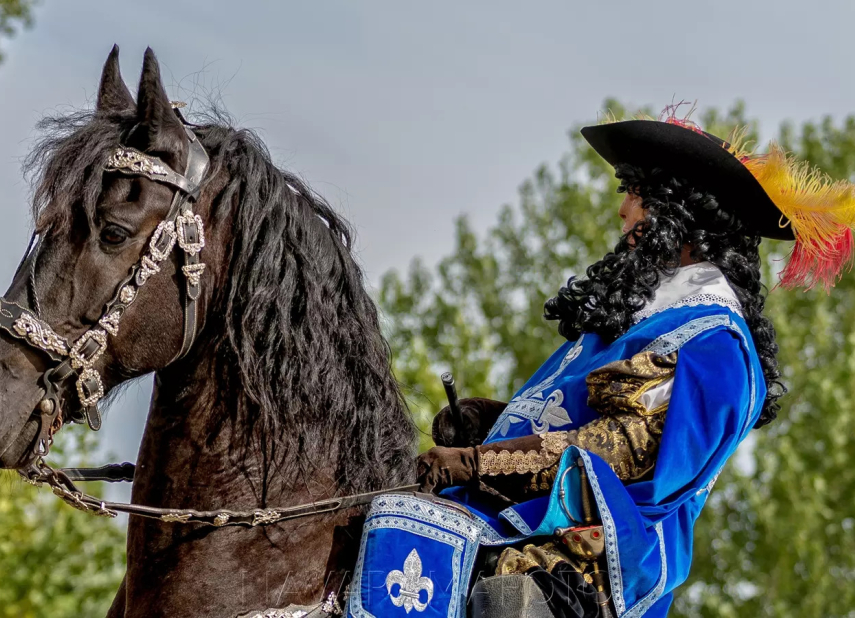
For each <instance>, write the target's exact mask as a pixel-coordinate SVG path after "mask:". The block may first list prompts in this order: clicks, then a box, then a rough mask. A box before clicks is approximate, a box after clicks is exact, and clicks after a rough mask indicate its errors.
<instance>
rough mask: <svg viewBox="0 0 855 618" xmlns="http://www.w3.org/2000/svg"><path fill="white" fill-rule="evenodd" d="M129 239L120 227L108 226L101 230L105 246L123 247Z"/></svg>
mask: <svg viewBox="0 0 855 618" xmlns="http://www.w3.org/2000/svg"><path fill="white" fill-rule="evenodd" d="M127 239H128V233H127V232H126V231H125V230H124V229H122V228H120V227H119V226H118V225H108V226H106V227H105V228H104V229H103V230H101V242H103V243H104V244H105V245H121V244H122V243H123V242H125V241H126V240H127Z"/></svg>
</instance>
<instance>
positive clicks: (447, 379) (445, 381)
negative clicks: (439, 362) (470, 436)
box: [439, 371, 464, 431]
mask: <svg viewBox="0 0 855 618" xmlns="http://www.w3.org/2000/svg"><path fill="white" fill-rule="evenodd" d="M439 379H440V380H442V386H443V387H444V388H445V396H446V397H447V398H448V409H449V410H451V418H452V419H453V420H454V424H455V426H457V428H458V429H459V430H460V431H463V429H464V427H463V410H461V409H460V399H459V398H458V397H457V388H456V387H455V386H454V376H453V375H451V372H450V371H446V372H445V373H443V374H442V375H441V376H440V377H439Z"/></svg>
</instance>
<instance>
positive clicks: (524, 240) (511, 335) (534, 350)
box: [380, 101, 855, 617]
mask: <svg viewBox="0 0 855 618" xmlns="http://www.w3.org/2000/svg"><path fill="white" fill-rule="evenodd" d="M605 107H606V108H607V109H610V110H611V111H612V112H614V114H615V115H616V116H617V117H625V116H627V115H628V114H627V110H626V109H625V108H624V107H623V106H621V105H620V104H619V103H617V102H616V101H607V102H606V104H605ZM700 122H701V124H702V125H703V126H705V127H706V128H707V129H708V130H711V131H712V132H714V133H717V134H723V135H727V134H728V133H729V132H730V130H731V129H732V128H733V127H734V126H735V125H737V124H738V125H742V126H746V125H747V126H748V127H749V128H750V129H751V131H750V135H751V136H752V137H753V138H754V139H756V136H757V123H756V122H754V121H750V120H748V119H747V118H746V117H745V110H744V106H743V105H742V104H741V103H737V104H736V105H735V106H734V107H733V108H732V109H731V110H729V111H728V112H727V113H720V112H718V111H716V110H708V111H706V112H705V113H704V114H702V116H701V118H700ZM780 141H781V142H782V143H783V144H784V145H785V147H787V148H788V149H790V150H792V151H794V152H796V153H797V154H799V155H801V156H805V157H806V158H808V159H809V160H811V161H812V162H814V163H815V164H818V165H820V166H821V167H822V169H824V170H825V171H827V172H828V173H830V174H831V175H832V176H834V177H836V178H850V179H851V178H852V177H853V174H855V117H850V118H847V119H846V120H845V121H844V123H843V124H842V125H841V126H838V125H836V124H835V123H834V122H833V121H832V120H831V119H830V118H826V119H824V120H823V121H822V122H821V123H818V124H815V123H807V124H804V125H802V126H801V127H798V128H796V127H794V126H792V125H784V126H783V127H781V130H780ZM616 186H617V185H616V181H615V179H614V177H613V170H612V169H611V168H610V167H609V166H608V165H607V164H606V163H605V162H604V161H602V159H600V158H599V157H598V156H597V155H596V154H595V153H594V152H593V150H591V149H590V147H588V146H587V144H586V143H585V142H584V140H582V139H581V137H580V136H579V133H578V131H577V130H576V129H574V130H573V131H571V132H570V150H569V152H568V154H567V155H566V156H565V157H564V158H563V159H562V160H561V161H560V162H559V164H558V166H557V169H553V168H551V167H548V166H542V167H541V168H540V169H538V170H537V171H536V172H535V174H534V175H533V177H532V178H530V179H528V180H526V181H525V182H524V183H523V184H522V186H521V188H520V191H519V203H518V204H517V205H516V206H510V205H508V206H505V207H504V208H502V210H501V212H500V214H499V218H498V222H497V223H496V224H495V225H494V226H493V227H491V228H490V229H489V230H487V232H486V233H485V234H484V235H483V236H479V235H477V234H476V233H475V231H474V230H472V228H471V226H470V225H469V222H468V220H467V219H466V217H461V218H460V219H458V221H457V235H456V246H455V249H454V251H453V253H452V254H451V255H449V256H448V257H446V258H445V259H443V260H442V261H441V262H440V263H439V265H438V266H437V267H436V268H434V269H432V268H428V267H427V266H425V265H424V264H423V263H422V262H421V261H419V260H418V259H416V260H414V261H413V262H412V264H411V265H410V268H409V272H408V273H407V274H406V275H401V274H400V273H398V272H396V271H391V272H389V273H387V274H386V275H385V276H384V277H383V280H382V285H381V291H380V302H381V305H382V307H383V310H384V312H385V314H386V316H387V320H388V322H387V327H388V335H389V338H390V342H391V345H392V347H393V352H394V362H395V369H396V372H397V375H398V377H399V379H400V380H401V381H402V382H403V384H404V385H405V388H406V392H407V395H408V397H409V400H410V404H411V406H412V409H413V410H414V412H415V414H416V416H417V418H418V420H419V422H420V425H421V426H422V427H423V428H424V429H425V430H426V435H425V436H424V438H423V440H422V442H423V444H422V446H423V447H426V446H429V445H430V438H429V436H428V435H427V432H428V430H429V422H430V419H431V417H432V416H433V415H434V414H435V413H436V411H437V410H438V409H439V408H440V407H442V405H444V402H443V391H442V388H441V385H440V384H439V381H438V379H437V377H436V376H437V374H438V372H440V371H442V370H446V369H448V368H453V370H454V373H455V376H456V378H457V380H458V382H459V384H460V385H461V390H462V393H463V394H464V395H466V396H475V395H477V396H484V397H495V398H500V399H504V400H507V398H508V397H510V396H511V395H512V394H513V392H514V391H516V390H517V389H518V388H519V387H520V386H521V384H522V383H523V382H524V381H525V380H526V379H527V378H528V377H529V376H530V375H531V374H532V373H533V372H534V371H535V370H536V369H537V367H538V366H539V365H540V363H541V362H543V360H545V359H546V358H547V357H548V355H549V354H550V353H551V352H552V351H554V349H555V348H556V347H557V346H558V345H559V344H560V343H561V338H560V336H559V335H557V333H556V329H555V325H554V324H550V323H548V322H546V321H544V320H543V318H542V308H543V302H544V301H545V300H546V299H547V298H549V297H550V296H551V295H553V294H554V293H555V291H556V290H557V288H558V286H559V285H560V284H561V283H563V282H564V281H566V279H567V278H568V277H569V276H570V275H573V274H580V273H582V272H584V268H585V267H586V266H587V265H588V264H590V263H592V262H593V261H595V260H597V259H599V258H600V257H602V255H603V254H604V253H605V252H606V251H608V250H609V249H610V248H611V247H613V246H614V244H615V242H616V241H617V238H618V229H619V226H618V224H617V219H616V209H617V205H618V198H617V196H616V194H615V189H616ZM763 247H764V260H765V280H766V281H767V282H773V281H775V273H776V272H777V270H778V269H779V268H780V260H781V258H782V257H783V256H784V255H785V252H786V251H788V246H787V245H786V243H774V242H764V244H763ZM767 313H768V315H769V316H770V317H771V318H772V319H773V320H774V322H775V324H776V327H777V329H778V341H779V344H780V347H781V352H780V361H781V363H782V365H783V367H784V368H785V377H786V380H787V384H788V386H789V388H790V395H789V396H787V397H786V398H785V399H784V400H782V402H783V409H782V412H781V415H780V419H779V420H778V421H777V422H776V423H775V424H774V425H772V426H771V427H767V428H765V429H762V430H759V431H756V432H752V439H751V441H750V443H749V444H747V445H746V446H745V447H743V448H742V449H741V451H740V453H739V456H738V457H737V458H736V459H738V460H740V461H748V462H750V465H747V466H742V467H739V466H737V465H734V464H733V463H731V464H730V465H728V466H727V468H726V470H725V473H724V474H722V476H721V478H720V480H719V481H718V484H717V486H716V490H715V491H714V492H713V494H712V497H711V499H710V501H709V503H708V505H707V507H706V509H705V512H704V514H703V515H702V517H701V519H700V520H699V522H698V526H697V528H696V552H695V560H694V566H693V570H692V574H691V578H690V580H689V582H687V583H686V585H684V586H683V587H682V589H681V590H680V591H679V593H678V598H677V601H676V604H675V609H674V611H673V613H674V615H685V616H697V615H702V616H752V617H753V616H796V615H797V616H853V615H855V507H853V505H852V497H853V496H855V471H853V467H852V460H851V453H852V452H853V450H855V449H853V447H854V446H855V437H853V436H855V415H853V413H852V410H853V409H855V405H853V404H855V333H853V332H852V329H851V328H850V326H849V325H850V324H853V323H855V278H853V277H852V276H849V277H847V278H845V279H844V281H842V282H841V284H840V285H838V287H837V288H836V289H835V290H834V292H833V293H832V295H831V296H827V295H826V294H825V293H824V292H822V291H818V290H814V291H810V292H807V293H803V292H795V291H794V292H790V291H785V290H782V289H776V290H774V291H773V292H772V294H771V295H770V297H769V301H768V308H767Z"/></svg>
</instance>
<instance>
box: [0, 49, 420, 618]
mask: <svg viewBox="0 0 855 618" xmlns="http://www.w3.org/2000/svg"><path fill="white" fill-rule="evenodd" d="M207 120H209V122H206V123H202V124H192V125H191V124H189V123H188V122H187V121H186V120H185V118H184V117H183V116H182V113H181V112H180V111H178V110H177V109H176V105H175V104H173V103H171V102H170V100H169V98H168V97H167V94H166V91H165V89H164V86H163V84H162V80H161V76H160V69H159V67H158V62H157V59H156V58H155V55H154V54H153V53H152V51H151V50H150V49H149V50H147V51H146V53H145V58H144V62H143V67H142V74H141V78H140V82H139V89H138V92H137V96H136V98H134V97H133V96H132V95H131V93H130V92H129V90H128V88H127V87H126V86H125V84H124V82H123V80H122V78H121V75H120V72H119V62H118V48H115V47H114V49H113V51H112V52H111V53H110V55H109V57H108V59H107V62H106V64H105V66H104V69H103V72H102V76H101V82H100V86H99V88H98V98H97V102H96V105H95V109H94V110H92V111H89V112H85V113H76V114H71V115H67V116H58V117H53V118H47V119H46V120H44V121H42V123H41V129H42V131H43V132H44V137H43V139H42V140H41V141H40V142H39V143H38V144H37V146H36V147H35V149H34V151H33V153H32V155H31V156H30V157H29V159H28V161H27V164H26V168H27V170H28V171H29V172H30V173H31V175H32V177H33V178H34V181H35V183H34V184H35V190H34V202H33V209H34V218H35V222H36V224H35V234H34V237H33V238H34V241H33V242H32V243H31V247H30V249H29V250H28V252H27V254H26V255H25V256H24V258H23V260H22V262H21V264H20V266H19V268H18V270H17V272H16V274H15V277H14V279H13V281H12V284H11V286H10V287H9V289H8V291H7V293H6V295H5V296H4V297H3V298H2V299H0V466H2V467H6V468H19V469H21V468H25V467H27V466H30V465H32V463H33V462H34V461H36V460H38V458H40V457H41V456H43V455H44V454H45V452H46V450H47V448H49V446H50V442H51V440H52V439H53V437H54V435H55V434H56V433H57V432H58V431H59V430H60V429H61V427H62V425H63V423H64V422H65V423H68V422H69V421H78V422H82V421H87V422H88V423H89V425H90V426H92V427H93V428H97V426H98V425H100V415H99V413H98V411H97V404H98V402H99V401H100V400H102V399H103V398H104V397H106V396H109V394H110V393H111V391H114V390H115V389H116V387H118V386H119V385H121V384H122V383H124V382H126V381H128V380H130V379H133V378H135V377H138V376H141V375H144V374H147V373H151V372H154V373H155V376H156V379H155V393H154V396H153V399H152V407H151V410H150V412H149V419H148V423H147V426H146V432H145V435H144V438H143V444H142V446H141V450H140V454H139V458H138V461H137V475H136V477H135V479H134V494H133V499H134V502H136V503H139V504H143V505H149V506H164V505H166V506H174V507H176V508H178V507H181V506H186V507H193V508H213V507H215V506H217V507H221V506H223V505H224V504H223V503H224V502H225V501H231V503H232V504H235V506H242V507H248V508H254V507H262V506H266V504H267V502H268V501H269V500H279V501H284V502H286V503H287V502H289V501H291V502H292V503H293V501H294V500H298V501H299V500H302V501H306V500H310V499H317V498H318V497H320V496H323V495H326V496H330V495H341V494H343V493H351V492H357V491H370V490H375V489H380V488H382V487H389V486H395V485H398V484H401V483H402V482H404V481H406V480H408V479H410V478H411V476H412V465H411V461H412V460H411V456H412V454H413V452H412V449H413V447H414V428H413V424H412V421H411V419H410V417H409V415H408V414H407V412H406V409H405V406H404V404H403V400H402V397H401V395H400V392H399V390H398V387H397V384H396V382H395V380H394V378H393V376H392V372H391V366H390V359H389V350H388V346H387V345H386V343H385V341H384V340H383V338H382V336H381V332H380V326H379V320H378V316H377V310H376V307H375V305H374V303H373V301H372V299H371V298H370V296H369V295H368V293H367V291H366V289H365V285H364V280H363V275H362V272H361V270H360V268H359V266H358V265H357V263H356V261H355V260H354V258H353V256H352V253H351V236H350V232H349V227H348V225H347V223H346V222H345V221H344V220H343V219H342V218H341V217H340V216H339V215H338V214H337V213H336V212H335V211H334V210H333V209H332V208H331V207H330V206H329V205H328V204H327V203H326V202H325V201H324V200H323V198H321V197H320V196H319V195H317V194H316V193H314V192H313V191H312V190H311V189H309V187H308V186H306V185H305V183H303V182H302V181H301V180H300V179H299V178H298V177H297V176H295V175H293V174H290V173H288V172H286V171H283V170H281V169H279V168H277V167H276V166H275V165H274V164H273V163H272V162H271V160H270V156H269V154H268V152H267V150H266V148H265V147H264V145H263V144H262V142H261V141H260V140H259V139H258V137H257V136H255V135H254V134H253V133H252V132H250V131H246V130H242V129H237V128H234V127H233V126H231V125H229V124H228V123H226V122H224V121H223V120H222V119H221V117H219V116H214V117H209V118H207ZM152 526H153V527H152ZM164 526H167V524H163V523H159V522H154V523H151V522H149V523H144V522H140V521H139V520H135V519H133V518H132V519H131V522H130V524H129V541H128V563H129V570H128V576H127V581H126V587H127V591H126V593H124V597H126V598H127V599H129V600H130V599H131V598H135V599H136V600H137V601H140V602H144V603H145V604H146V607H148V608H149V609H150V608H151V607H153V606H154V604H160V605H159V607H160V606H163V611H162V615H178V613H176V612H180V609H181V608H182V607H189V606H190V605H193V607H196V608H198V607H205V608H208V609H210V610H211V611H214V610H215V609H216V608H220V609H222V608H225V607H230V608H231V607H238V606H239V605H240V604H239V603H238V601H237V600H236V595H235V593H234V591H233V590H231V589H230V588H229V587H227V586H226V587H222V588H218V589H217V590H216V592H215V593H214V592H211V591H210V590H209V591H207V592H206V591H205V590H203V589H202V588H200V587H199V586H197V585H196V583H195V582H198V581H199V578H201V577H203V575H204V573H206V572H208V571H207V570H206V569H210V568H211V567H210V565H211V563H216V564H223V559H224V556H226V555H228V556H231V555H238V554H241V553H242V552H243V553H246V552H250V553H254V552H263V551H271V550H273V551H274V552H275V555H276V556H279V557H280V560H279V561H278V562H277V563H276V569H277V573H280V575H281V574H282V573H284V572H285V570H288V569H293V568H296V567H300V568H304V569H305V568H309V567H314V566H317V567H318V568H321V567H322V566H323V563H324V560H325V559H326V555H327V554H328V553H329V544H330V543H331V534H332V528H331V524H329V522H327V523H323V522H319V523H317V524H316V526H317V527H316V528H312V526H309V527H308V528H306V527H305V526H304V527H303V528H300V529H296V528H289V527H288V525H287V524H282V525H279V524H277V525H276V526H273V527H272V528H270V529H267V530H266V531H265V532H264V535H259V534H254V533H250V532H247V533H244V534H243V536H241V537H239V540H238V539H236V538H235V537H231V536H216V535H213V536H205V537H198V538H197V537H195V536H193V535H192V534H191V535H189V537H188V538H185V537H184V536H182V535H173V534H172V532H171V531H170V530H169V529H168V528H165V527H164ZM312 530H314V532H312V534H309V532H311V531H312ZM307 531H308V532H307ZM224 532H225V531H224ZM307 535H308V536H307ZM297 540H299V542H300V543H301V545H300V546H299V548H297V547H295V545H294V543H296V542H297ZM184 543H191V544H192V547H193V550H192V551H191V550H189V549H186V548H184V545H183V544H184ZM221 544H224V545H221ZM173 545H174V546H178V545H181V546H182V548H183V549H182V550H181V551H176V552H175V553H169V552H168V551H167V550H169V548H171V547H173ZM224 546H225V547H227V548H228V551H226V553H224V549H223V547H224ZM298 549H299V551H297V550H298ZM152 552H156V553H158V555H160V556H164V555H165V556H168V558H163V559H162V560H160V561H159V562H158V564H157V565H156V567H153V566H150V565H149V563H148V562H147V561H146V560H145V557H146V556H150V555H152ZM163 552H167V553H166V554H164V553H163ZM283 552H284V553H285V555H291V554H289V553H288V552H292V553H293V556H292V560H291V561H290V562H289V560H282V559H281V556H282V555H283ZM262 566H263V563H260V562H259V563H258V564H252V565H250V568H259V569H260V568H262ZM265 568H269V567H265ZM321 570H322V569H321ZM289 572H291V571H289ZM165 573H170V574H171V575H170V577H169V578H165V577H164V574H165ZM269 574H270V573H269V572H268V573H267V575H265V577H267V576H268V575H269ZM259 577H261V576H260V575H259ZM306 578H307V583H305V584H304V585H302V587H301V588H300V590H301V592H300V593H299V594H298V595H297V597H299V598H302V596H306V595H308V594H313V593H314V592H317V591H318V590H320V589H321V588H322V586H323V573H313V574H311V575H306ZM167 582H168V583H167ZM166 585H169V586H171V587H172V588H170V590H168V591H164V590H163V589H162V587H163V586H166ZM297 597H295V598H297ZM166 603H171V605H169V606H168V607H166V606H165V605H164V604H166ZM206 611H207V610H206ZM217 611H219V610H217Z"/></svg>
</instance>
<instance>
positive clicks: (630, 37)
mask: <svg viewBox="0 0 855 618" xmlns="http://www.w3.org/2000/svg"><path fill="white" fill-rule="evenodd" d="M853 21H855V4H853V3H848V2H840V1H839V0H837V1H828V0H815V1H814V2H811V3H810V4H806V3H804V2H795V1H792V0H743V1H741V2H736V1H733V0H720V1H718V2H715V3H700V2H694V3H689V2H682V3H677V2H663V1H661V0H647V1H645V2H638V1H628V0H611V1H609V2H576V1H572V2H571V1H566V0H565V1H563V2H562V1H558V0H529V1H527V2H519V1H513V2H511V1H506V0H490V1H485V0H469V1H467V2H447V1H444V0H441V1H435V2H432V3H418V4H417V3H412V2H406V1H401V0H396V1H392V0H384V1H379V0H350V1H344V0H315V1H313V2H306V1H304V2H291V1H278V2H272V1H270V2H262V1H258V0H244V1H242V2H225V1H223V0H205V1H204V2H202V1H201V0H172V1H169V2H166V1H160V0H148V1H147V2H137V3H130V2H104V1H94V0H74V1H73V2H69V1H65V2H62V1H60V0H42V2H41V4H40V6H39V7H38V9H37V10H36V24H35V27H34V29H33V30H31V31H28V32H25V33H23V34H21V35H20V36H18V37H17V38H15V39H14V40H12V41H10V42H7V43H6V44H5V47H4V49H5V52H6V55H7V60H6V62H5V63H4V64H3V65H2V66H0V93H2V96H0V187H2V192H0V217H2V221H3V225H2V228H0V277H2V278H3V279H5V280H6V281H8V280H9V279H10V278H11V275H12V272H13V270H14V267H15V266H16V265H17V263H18V259H19V257H20V254H21V253H22V251H23V250H24V247H25V245H26V241H27V237H28V234H29V228H30V221H29V219H28V215H27V213H28V209H27V205H26V202H27V199H28V190H27V186H26V185H25V184H24V182H23V180H22V178H21V174H20V170H19V167H20V158H21V157H22V156H23V155H24V154H25V153H26V152H27V150H28V148H29V146H30V145H31V143H32V138H33V136H34V133H33V128H32V127H33V125H34V124H35V122H36V121H37V120H38V118H39V117H40V116H41V115H43V114H44V113H46V112H52V111H56V110H58V109H59V110H62V109H68V108H71V107H74V108H77V107H84V106H86V105H88V104H91V103H92V101H93V97H94V92H95V91H96V88H97V82H98V76H99V73H100V69H101V66H102V64H103V62H104V60H105V58H106V55H107V53H108V52H109V50H110V47H111V46H112V44H113V43H118V44H119V45H120V47H121V50H122V57H121V63H122V69H123V72H124V75H125V79H126V81H127V82H128V83H129V85H130V86H131V88H132V90H133V89H135V84H136V81H137V78H138V72H139V68H140V64H141V61H142V52H143V50H144V49H145V47H146V46H148V45H150V46H151V47H152V48H153V49H154V50H155V52H156V53H157V54H158V56H159V59H160V61H161V65H162V67H163V69H164V72H165V76H166V77H165V80H166V84H167V87H168V90H169V91H170V94H171V95H173V96H174V97H175V98H181V99H183V100H188V101H190V102H192V101H193V100H194V99H202V100H204V99H205V98H206V97H207V96H208V95H209V94H210V93H215V94H216V95H217V96H219V97H221V101H222V103H223V104H224V105H225V107H226V108H227V109H228V110H229V111H230V112H231V113H232V114H233V115H234V116H235V117H236V119H237V121H238V123H239V124H241V125H242V126H249V127H252V128H255V129H257V130H258V131H259V133H260V134H261V136H262V137H263V138H264V140H265V141H266V142H267V144H268V145H269V147H270V149H271V151H272V152H273V155H274V157H275V159H276V160H277V161H278V162H279V163H280V164H281V165H282V166H284V167H288V168H290V169H291V170H293V171H296V172H298V173H299V174H301V175H302V176H303V177H304V178H305V179H306V180H307V181H308V182H309V183H310V184H311V185H312V186H313V187H314V188H315V189H316V190H317V191H318V192H319V193H321V194H323V195H324V196H325V197H326V198H327V199H328V200H329V201H330V202H331V203H332V204H333V205H334V206H335V207H336V208H338V209H339V210H340V211H341V212H342V213H343V214H344V215H345V216H346V217H347V218H348V219H349V220H350V221H351V223H352V224H353V225H354V227H355V228H356V230H357V234H358V243H357V247H358V253H359V259H360V261H361V262H362V264H363V265H364V266H365V268H366V271H367V273H368V276H369V279H370V281H372V282H376V281H377V280H378V278H379V277H380V275H381V274H382V273H383V272H385V271H386V270H388V269H389V268H405V267H406V264H407V263H408V262H409V260H410V259H411V258H412V257H413V256H416V255H419V256H422V257H423V258H424V259H426V260H427V261H428V262H429V263H432V262H435V261H436V260H437V259H439V258H440V257H442V256H443V255H444V254H446V253H447V252H448V251H450V250H451V247H452V233H453V220H454V217H455V216H457V215H459V214H461V213H467V214H468V215H469V216H470V218H471V220H472V221H473V223H474V225H475V226H476V228H477V229H485V228H486V227H487V226H489V225H490V224H491V223H492V222H493V221H494V219H495V216H496V214H497V212H498V209H499V208H500V206H501V205H502V204H504V203H508V202H513V201H514V199H515V196H516V189H517V187H518V186H519V184H520V183H521V182H522V181H523V180H524V179H525V178H526V177H527V176H528V175H529V174H530V173H531V172H532V171H533V170H534V169H535V168H536V167H537V166H538V165H539V164H541V163H543V162H550V163H552V162H555V161H557V160H558V158H559V157H560V156H561V154H562V153H563V152H564V151H565V149H566V145H567V137H566V131H567V129H569V128H570V127H571V126H574V125H576V124H578V123H581V122H585V121H589V120H593V119H595V118H596V114H597V112H598V110H599V108H600V104H601V103H602V101H603V99H605V98H606V97H617V98H619V99H620V100H622V101H625V102H627V103H630V104H640V105H650V106H652V107H654V108H658V107H661V106H663V105H664V104H666V103H669V102H670V101H671V100H672V98H674V97H676V98H678V99H681V98H683V99H688V100H695V99H697V100H698V101H699V103H700V106H701V107H706V106H728V105H730V104H731V103H732V102H733V101H734V100H736V99H737V98H742V99H744V100H745V101H746V103H747V105H748V113H749V114H750V115H751V116H754V117H757V118H759V119H760V120H761V127H762V129H763V131H764V132H765V133H766V135H767V136H772V135H773V133H774V132H775V128H776V127H777V126H778V124H779V123H780V122H781V121H782V120H785V119H790V120H793V121H796V122H800V121H803V120H808V119H818V118H820V117H821V116H823V115H825V114H831V115H832V116H834V117H836V118H842V117H843V116H845V115H846V114H848V113H850V112H852V111H855V109H853V108H855V84H853V80H852V78H851V62H852V51H851V43H850V39H851V24H852V23H853ZM616 225H617V220H616ZM148 387H149V386H148V384H143V385H142V387H137V388H131V389H129V390H128V392H127V393H126V394H125V395H124V396H123V397H122V398H120V399H119V400H118V401H117V404H116V406H115V409H114V410H113V413H112V414H110V415H109V416H108V418H107V421H106V426H105V429H104V430H103V431H104V432H105V434H106V435H105V437H104V439H105V441H106V443H108V444H109V447H110V449H111V450H112V451H113V452H115V453H117V454H118V456H120V457H121V458H123V459H130V460H133V459H135V457H136V449H137V445H138V443H139V439H140V437H141V435H142V427H143V424H144V421H145V412H146V409H147V405H148Z"/></svg>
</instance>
